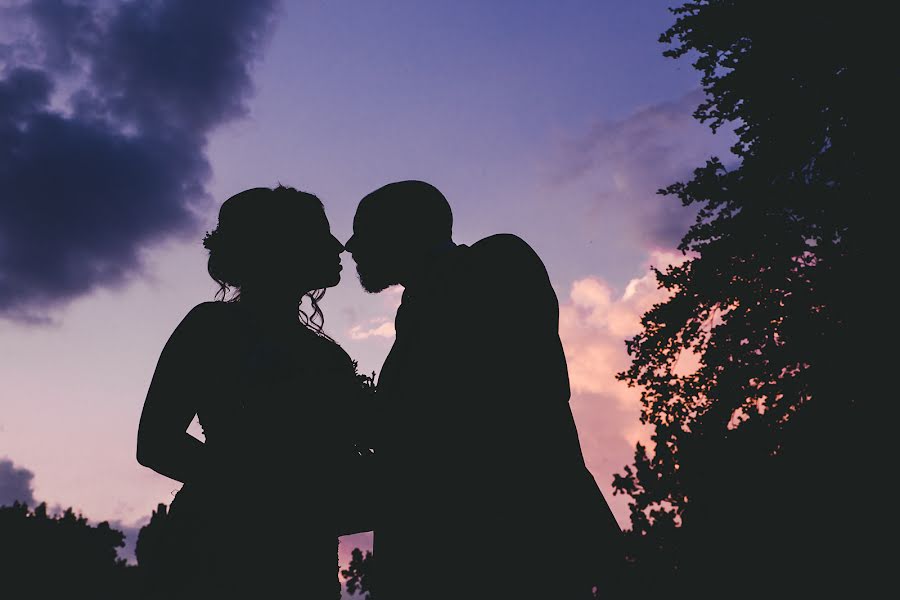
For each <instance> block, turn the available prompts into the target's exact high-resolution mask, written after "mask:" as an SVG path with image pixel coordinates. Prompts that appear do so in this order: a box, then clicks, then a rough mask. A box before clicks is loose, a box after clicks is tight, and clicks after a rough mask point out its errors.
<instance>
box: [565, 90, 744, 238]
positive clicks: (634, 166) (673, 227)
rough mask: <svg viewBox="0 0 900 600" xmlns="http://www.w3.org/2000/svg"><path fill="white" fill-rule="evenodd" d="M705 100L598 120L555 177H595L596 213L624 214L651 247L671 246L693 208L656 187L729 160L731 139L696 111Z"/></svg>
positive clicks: (690, 98)
mask: <svg viewBox="0 0 900 600" xmlns="http://www.w3.org/2000/svg"><path fill="white" fill-rule="evenodd" d="M702 100H703V93H702V92H701V91H700V90H696V91H693V92H690V93H688V94H686V95H684V96H682V97H681V98H678V99H676V100H673V101H669V102H662V103H659V104H655V105H652V106H648V107H646V108H642V109H640V110H637V111H635V112H634V113H632V114H631V115H629V116H627V117H625V118H624V119H621V120H618V121H611V122H603V123H599V124H597V125H596V126H594V127H593V128H592V129H591V130H590V131H589V132H588V133H587V134H586V135H585V136H584V137H582V138H580V139H577V140H574V141H572V142H570V143H569V144H568V146H567V147H566V149H565V151H564V152H565V155H564V157H563V168H562V169H561V170H560V172H559V173H558V175H557V177H556V180H557V183H565V182H568V181H572V180H578V179H587V178H590V180H591V182H592V183H596V187H597V193H596V197H595V199H596V203H595V206H594V212H595V213H597V215H598V216H599V217H600V218H602V215H603V214H604V213H607V212H609V211H617V212H625V213H627V214H629V216H630V217H631V219H630V221H631V222H632V223H633V227H634V231H633V233H635V234H636V235H638V236H639V237H640V238H641V239H642V240H643V241H644V242H645V243H646V244H647V245H648V246H651V247H662V248H673V247H675V246H677V245H678V242H679V241H680V239H681V237H682V236H683V235H684V233H685V232H686V231H687V229H688V227H690V225H691V224H692V223H693V222H694V218H695V215H696V212H695V211H694V210H692V209H686V208H684V207H683V206H682V205H681V203H680V202H679V201H678V199H677V198H675V197H673V196H660V195H658V194H657V193H656V192H657V190H658V189H660V188H663V187H666V186H668V185H669V184H672V183H675V182H676V181H686V180H688V179H690V177H691V174H692V172H693V169H695V168H697V167H700V166H702V165H703V164H704V163H705V162H706V159H707V158H708V157H710V156H712V155H718V156H719V157H721V158H722V159H723V161H728V159H729V158H730V156H731V155H730V153H729V150H728V148H729V147H730V146H731V145H732V144H733V142H734V138H733V136H732V134H731V133H730V132H728V131H725V130H724V129H723V130H720V132H719V133H717V134H716V135H715V136H713V135H712V134H711V133H710V132H709V129H708V128H707V127H706V126H705V125H702V124H700V123H698V122H697V121H696V120H694V118H693V116H692V114H693V112H694V109H696V108H697V105H699V104H700V102H701V101H702Z"/></svg>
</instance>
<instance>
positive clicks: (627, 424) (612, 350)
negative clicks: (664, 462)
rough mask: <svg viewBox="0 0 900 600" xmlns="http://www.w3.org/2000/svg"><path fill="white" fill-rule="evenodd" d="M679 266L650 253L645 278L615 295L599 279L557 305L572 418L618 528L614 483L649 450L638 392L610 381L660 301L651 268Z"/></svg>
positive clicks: (575, 287) (582, 283) (623, 519)
mask: <svg viewBox="0 0 900 600" xmlns="http://www.w3.org/2000/svg"><path fill="white" fill-rule="evenodd" d="M684 260H685V258H684V257H683V256H682V255H681V254H677V253H673V252H663V251H654V252H652V253H651V254H650V257H649V260H648V261H647V264H646V267H647V270H646V272H645V273H644V274H643V275H642V276H640V277H636V278H634V279H632V280H631V281H629V282H628V284H627V285H626V286H625V288H624V290H622V291H618V290H616V289H614V288H613V287H612V286H611V285H610V284H609V283H607V282H606V281H604V280H603V279H602V278H601V277H597V276H588V277H584V278H582V279H578V280H576V281H575V282H574V283H573V284H572V287H571V288H570V291H569V297H568V298H566V299H563V301H562V302H561V303H560V318H559V333H560V338H561V339H562V342H563V348H564V350H565V353H566V361H567V362H568V366H569V379H570V383H571V387H572V400H571V403H570V404H571V406H572V412H573V414H574V416H575V422H576V424H577V426H578V431H579V437H580V439H581V446H582V450H583V452H584V456H585V462H586V463H587V466H588V469H590V471H591V473H593V475H594V478H595V479H596V480H597V483H598V484H599V485H600V487H601V489H602V490H603V493H604V495H605V496H606V498H607V501H609V502H610V505H611V507H612V509H613V512H614V513H615V514H616V517H617V519H618V520H619V524H620V525H621V526H623V527H627V526H628V525H629V519H628V506H627V502H628V500H627V498H623V497H622V496H617V497H613V495H612V485H611V483H612V477H613V474H614V473H618V472H621V471H622V468H623V467H624V466H625V465H626V464H630V463H631V460H632V457H633V453H634V445H635V444H636V443H637V442H638V441H640V442H642V443H644V444H648V443H649V441H650V430H649V428H648V427H646V426H644V425H642V424H641V423H640V397H641V394H640V390H638V389H635V388H629V387H628V386H627V385H626V384H625V383H624V382H622V381H619V380H617V379H616V373H619V372H621V371H623V370H624V369H626V368H627V367H628V365H629V364H630V358H629V356H628V354H627V352H626V350H625V340H626V339H627V338H630V337H632V336H634V335H635V334H636V333H638V332H639V331H640V319H641V316H642V315H643V314H644V312H646V311H647V310H648V309H649V308H650V307H652V306H653V305H654V304H655V303H657V302H660V301H662V300H664V299H665V298H666V292H665V291H664V290H660V289H658V288H657V286H656V277H655V275H654V274H653V273H652V272H651V271H650V270H649V267H650V265H653V266H655V267H657V268H664V267H666V266H667V265H670V264H678V263H681V262H683V261H684Z"/></svg>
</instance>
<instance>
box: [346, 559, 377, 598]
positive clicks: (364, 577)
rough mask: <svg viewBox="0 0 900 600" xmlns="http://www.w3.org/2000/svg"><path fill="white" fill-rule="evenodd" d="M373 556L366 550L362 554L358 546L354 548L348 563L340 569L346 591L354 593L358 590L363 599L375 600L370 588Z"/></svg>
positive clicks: (373, 565)
mask: <svg viewBox="0 0 900 600" xmlns="http://www.w3.org/2000/svg"><path fill="white" fill-rule="evenodd" d="M374 567H375V558H374V556H373V555H372V553H371V552H369V551H368V550H367V551H366V553H365V554H363V552H362V550H360V549H359V548H354V549H353V552H351V556H350V565H349V566H348V567H347V568H346V569H343V570H342V571H341V575H343V576H344V579H345V580H346V586H347V592H348V593H350V594H356V593H357V592H359V593H360V594H361V595H362V598H363V600H377V596H376V595H375V593H374V592H373V590H372V586H373V583H374V581H373V572H374Z"/></svg>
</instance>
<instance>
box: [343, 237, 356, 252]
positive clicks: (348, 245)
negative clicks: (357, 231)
mask: <svg viewBox="0 0 900 600" xmlns="http://www.w3.org/2000/svg"><path fill="white" fill-rule="evenodd" d="M355 247H356V236H353V235H351V236H350V239H349V240H347V243H346V244H344V251H345V252H349V253H350V254H353V248H355Z"/></svg>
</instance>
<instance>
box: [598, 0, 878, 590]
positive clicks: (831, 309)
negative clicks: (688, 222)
mask: <svg viewBox="0 0 900 600" xmlns="http://www.w3.org/2000/svg"><path fill="white" fill-rule="evenodd" d="M847 8H848V7H847V6H846V5H839V4H829V3H818V2H810V1H798V2H790V3H781V2H778V3H776V2H773V1H770V0H765V1H752V2H750V1H745V0H704V1H698V2H689V3H686V4H684V5H683V6H681V7H679V8H675V9H671V10H672V12H673V13H674V14H675V15H676V17H677V20H676V22H675V23H674V25H673V26H672V27H671V28H670V29H669V30H667V31H666V32H665V33H663V34H662V36H661V38H660V41H661V42H664V43H667V44H671V45H672V46H673V47H671V48H670V49H669V50H667V51H666V52H665V53H664V54H665V55H666V56H669V57H672V58H679V57H682V56H686V55H689V56H694V57H696V60H695V62H694V63H693V64H694V67H695V68H696V69H698V70H699V71H700V72H701V73H702V74H703V77H702V85H703V88H704V91H705V92H706V99H705V101H704V102H703V103H702V104H701V105H700V106H699V107H698V108H697V110H696V112H695V114H694V116H695V118H697V119H699V120H700V121H701V122H706V123H708V124H709V125H710V127H711V128H712V129H713V131H715V130H717V129H719V128H720V127H722V126H734V127H735V131H736V134H737V137H738V141H737V143H736V144H735V145H734V146H733V148H732V152H733V153H734V154H735V156H736V157H737V159H738V160H737V162H736V164H734V165H730V164H726V163H728V162H729V161H725V162H723V161H721V160H720V159H718V158H711V159H710V160H709V161H708V162H707V163H706V164H705V165H704V166H702V167H700V168H698V169H696V170H695V171H694V176H693V178H692V179H691V180H689V181H687V182H680V183H675V184H673V185H670V186H669V187H667V188H666V189H664V190H660V193H662V194H664V195H671V196H675V197H677V198H679V199H680V200H681V202H682V203H683V204H684V205H685V206H690V205H695V206H697V207H699V214H698V217H697V221H696V223H695V224H694V225H693V226H692V227H691V228H690V230H689V231H688V232H687V233H686V235H685V236H684V238H683V239H682V241H681V244H680V246H679V248H680V250H681V251H682V252H684V253H686V255H687V261H686V262H684V263H683V264H682V265H679V266H672V267H669V268H667V269H665V270H657V271H656V276H657V279H658V281H659V285H660V286H661V287H663V288H665V289H666V290H668V291H669V292H670V293H671V297H670V298H669V299H668V300H667V301H665V302H662V303H660V304H658V305H656V306H654V307H653V308H652V309H651V310H650V311H648V312H647V313H646V314H645V315H644V316H643V319H642V331H641V333H639V334H638V335H636V336H635V337H634V338H633V339H631V340H629V341H628V343H627V348H628V351H629V353H630V354H631V356H632V364H631V366H630V368H629V369H628V370H627V371H625V372H624V373H621V374H620V378H621V379H624V380H625V381H627V382H628V383H629V384H630V385H636V386H640V388H641V389H642V404H643V411H642V417H641V418H642V421H643V422H645V423H649V424H651V425H652V426H653V428H654V434H653V438H652V439H653V448H652V449H648V448H645V447H644V446H642V445H638V446H637V449H636V452H635V462H634V464H633V465H632V466H628V467H626V468H625V472H624V474H622V475H617V476H616V477H615V480H614V486H615V488H616V490H617V492H618V493H625V494H628V495H630V496H631V498H632V503H631V518H632V532H631V535H630V540H629V544H630V552H631V554H632V559H633V560H634V561H635V564H636V565H637V567H636V568H638V569H639V570H643V569H644V568H646V569H648V570H651V571H653V572H654V577H653V578H652V581H650V578H647V577H642V578H641V579H643V580H644V581H645V582H648V585H649V586H650V587H651V588H652V587H653V586H660V585H662V586H668V587H669V588H670V589H671V586H672V585H679V586H684V587H685V588H686V589H690V590H691V591H692V592H694V593H695V594H700V595H705V594H713V593H718V594H721V595H723V596H727V595H728V591H727V589H728V588H729V587H733V586H735V585H740V586H742V589H743V591H744V592H745V593H749V591H750V590H756V591H758V592H761V593H763V592H765V591H766V590H769V591H770V590H771V588H770V587H769V586H771V585H772V582H773V581H775V580H779V581H783V582H787V583H786V584H785V585H790V586H794V588H796V589H797V590H803V589H808V588H809V586H811V585H813V582H815V581H821V582H824V581H827V582H828V585H835V584H836V580H835V579H834V578H829V579H827V580H826V579H823V578H822V577H821V573H822V572H823V569H824V570H826V571H827V569H828V568H834V569H836V570H835V571H833V572H832V573H834V574H835V575H836V574H837V573H842V574H843V575H841V577H839V578H838V579H839V580H840V582H841V583H843V584H847V585H849V583H848V582H849V581H850V580H851V579H852V578H853V576H852V575H850V573H851V572H853V571H852V569H851V567H852V568H853V569H855V568H856V567H858V565H855V564H854V559H853V557H852V556H851V552H850V549H851V548H852V547H853V546H854V545H856V544H858V543H861V542H860V540H859V539H857V534H856V533H854V531H853V528H852V526H851V525H850V520H849V519H847V518H846V515H847V514H848V512H851V511H852V510H853V509H854V507H857V508H859V507H860V501H859V500H858V497H857V495H856V494H855V491H854V490H853V489H852V488H851V487H850V486H848V485H845V486H841V485H838V484H837V482H838V480H839V478H840V476H841V475H842V474H844V473H845V474H848V475H849V474H850V473H853V472H854V471H855V470H856V469H857V468H858V466H859V464H860V463H861V461H862V460H863V457H864V456H865V453H866V452H868V450H867V449H866V445H865V444H864V443H863V442H862V436H861V435H860V432H861V422H860V419H861V415H860V410H861V409H860V402H861V400H862V399H863V396H862V388H861V386H860V383H859V381H860V378H859V377H858V375H859V374H860V373H861V371H860V369H861V359H860V358H859V351H860V345H859V344H860V339H859V338H858V328H857V327H856V325H857V323H856V321H855V319H856V318H857V317H858V315H860V314H862V313H863V312H864V311H865V308H864V307H862V305H861V301H860V298H859V294H858V293H857V292H858V291H859V287H858V286H859V283H860V281H861V278H860V275H859V273H860V271H861V269H860V267H861V266H862V247H863V244H864V242H865V239H864V237H865V233H864V231H863V228H862V226H861V222H862V219H863V218H864V217H863V214H862V211H861V210H856V209H855V208H854V207H855V206H856V205H864V204H866V203H867V202H870V201H873V200H874V194H875V190H874V188H873V184H872V181H874V180H875V178H874V175H875V174H874V172H873V169H874V167H873V165H874V164H877V162H876V161H874V160H872V158H873V153H874V152H875V147H874V145H873V144H872V143H871V140H873V139H874V138H875V135H874V132H875V131H877V129H876V122H877V120H878V119H879V118H880V117H879V116H878V115H877V114H872V113H873V111H872V108H871V105H870V103H869V98H867V97H866V95H865V94H863V93H860V92H861V91H863V90H867V89H869V86H868V85H867V82H868V81H869V80H870V78H871V77H872V75H873V66H872V60H871V58H872V53H873V52H875V44H878V43H881V41H880V40H878V39H876V38H877V36H869V39H868V40H867V39H866V38H865V36H856V35H853V34H854V33H866V27H867V24H866V23H864V22H863V18H864V17H863V16H862V15H861V14H854V11H852V10H847ZM851 40H852V41H851ZM692 360H699V367H698V368H697V369H695V370H693V369H687V368H686V367H685V365H686V364H690V363H691V361H692ZM685 371H690V372H685ZM754 573H755V575H753V574H754ZM644 591H646V592H652V591H655V590H652V589H649V588H645V590H644Z"/></svg>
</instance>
